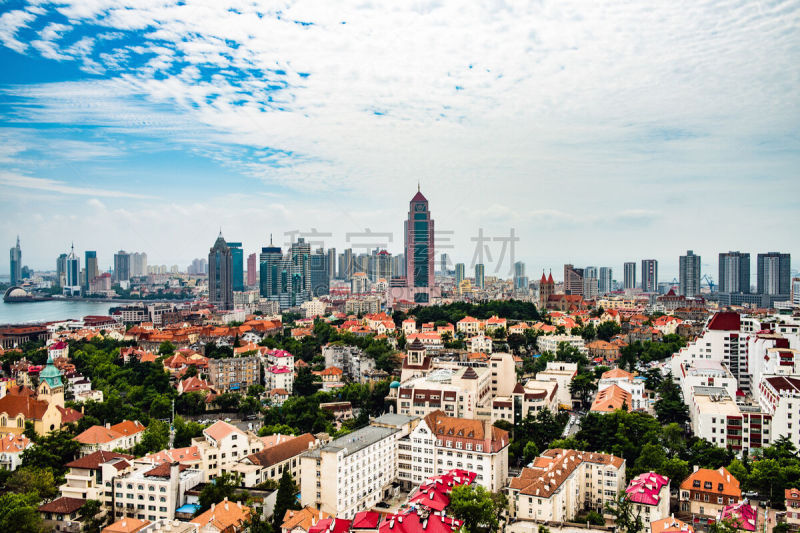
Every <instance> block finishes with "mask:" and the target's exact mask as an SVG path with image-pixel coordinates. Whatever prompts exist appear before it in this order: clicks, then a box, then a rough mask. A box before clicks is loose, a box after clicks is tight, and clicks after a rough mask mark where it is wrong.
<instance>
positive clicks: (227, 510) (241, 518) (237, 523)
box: [191, 497, 253, 533]
mask: <svg viewBox="0 0 800 533" xmlns="http://www.w3.org/2000/svg"><path fill="white" fill-rule="evenodd" d="M252 512H253V511H252V509H250V508H249V507H247V506H246V505H242V504H241V503H239V502H231V501H228V498H227V497H226V498H225V499H224V500H222V501H221V502H219V503H217V504H213V503H212V504H211V508H210V509H208V510H207V511H206V512H204V513H202V514H201V515H199V516H197V517H195V518H192V520H191V523H192V524H197V525H198V526H199V527H200V531H202V532H203V533H238V532H240V531H244V530H245V524H246V522H247V521H248V520H249V519H250V514H251V513H252Z"/></svg>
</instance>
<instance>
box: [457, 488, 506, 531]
mask: <svg viewBox="0 0 800 533" xmlns="http://www.w3.org/2000/svg"><path fill="white" fill-rule="evenodd" d="M499 511H500V510H499V509H497V504H496V502H495V500H494V499H493V498H492V493H491V492H489V491H488V490H486V489H485V488H484V487H483V486H482V485H459V486H456V487H453V490H452V491H451V492H450V512H451V513H452V514H453V516H455V517H456V518H458V519H459V520H463V521H464V531H466V532H467V533H477V532H478V531H486V530H488V531H497V527H498V525H499V520H498V515H499Z"/></svg>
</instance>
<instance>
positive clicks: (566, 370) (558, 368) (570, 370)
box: [536, 337, 578, 408]
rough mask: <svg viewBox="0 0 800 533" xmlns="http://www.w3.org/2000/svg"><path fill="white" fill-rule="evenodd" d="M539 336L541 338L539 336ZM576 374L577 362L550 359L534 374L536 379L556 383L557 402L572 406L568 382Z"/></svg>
mask: <svg viewBox="0 0 800 533" xmlns="http://www.w3.org/2000/svg"><path fill="white" fill-rule="evenodd" d="M539 338H540V339H541V337H539ZM577 374H578V364H577V363H564V362H562V361H550V362H549V363H547V367H546V368H545V369H544V371H542V372H539V373H538V374H536V380H537V381H555V382H556V383H558V403H559V404H562V405H566V406H567V407H568V408H572V393H570V392H569V384H570V382H571V381H572V378H574V377H575V376H576V375H577Z"/></svg>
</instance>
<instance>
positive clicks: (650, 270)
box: [642, 259, 658, 292]
mask: <svg viewBox="0 0 800 533" xmlns="http://www.w3.org/2000/svg"><path fill="white" fill-rule="evenodd" d="M642 291H644V292H657V291H658V261H656V260H655V259H642Z"/></svg>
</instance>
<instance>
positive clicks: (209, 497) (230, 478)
mask: <svg viewBox="0 0 800 533" xmlns="http://www.w3.org/2000/svg"><path fill="white" fill-rule="evenodd" d="M239 483H240V480H239V476H238V475H234V474H231V473H228V472H223V473H222V474H220V475H219V476H217V477H216V478H214V480H213V481H212V482H211V483H208V484H206V485H205V486H204V487H203V490H202V491H200V498H199V503H200V508H199V509H198V510H197V511H196V512H195V516H197V515H200V514H202V513H204V512H205V511H207V510H208V509H210V508H211V504H212V503H213V504H216V503H219V502H221V501H222V500H224V499H225V498H228V499H229V500H231V501H235V500H236V499H237V498H236V489H237V488H238V487H239Z"/></svg>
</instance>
